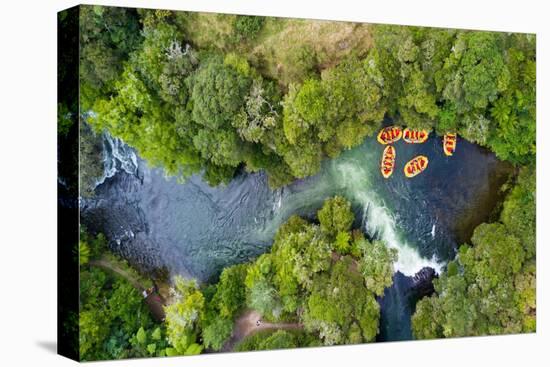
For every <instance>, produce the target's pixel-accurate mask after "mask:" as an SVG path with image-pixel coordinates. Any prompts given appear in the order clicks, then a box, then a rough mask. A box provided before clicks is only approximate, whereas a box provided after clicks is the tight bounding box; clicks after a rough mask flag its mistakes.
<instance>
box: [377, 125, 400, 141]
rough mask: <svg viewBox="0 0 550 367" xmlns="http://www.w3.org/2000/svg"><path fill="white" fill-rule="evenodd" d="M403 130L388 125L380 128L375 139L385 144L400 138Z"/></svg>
mask: <svg viewBox="0 0 550 367" xmlns="http://www.w3.org/2000/svg"><path fill="white" fill-rule="evenodd" d="M402 134H403V131H402V130H401V128H400V127H399V126H388V127H385V128H383V129H382V130H380V132H379V133H378V137H377V140H378V142H379V143H380V144H383V145H387V144H391V143H395V142H396V141H398V140H399V139H401V135H402Z"/></svg>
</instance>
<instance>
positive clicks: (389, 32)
mask: <svg viewBox="0 0 550 367" xmlns="http://www.w3.org/2000/svg"><path fill="white" fill-rule="evenodd" d="M375 32H376V35H375V39H376V47H375V48H374V49H373V50H372V52H371V56H372V57H373V65H374V66H375V67H376V68H377V69H378V70H379V71H380V73H381V75H382V78H383V83H384V93H385V95H387V96H389V100H388V108H389V112H390V115H391V116H392V117H394V118H396V119H398V120H401V121H402V123H403V124H404V125H407V126H411V127H417V128H428V129H432V128H435V130H436V131H437V132H439V133H445V132H449V131H452V132H458V133H459V134H460V135H461V136H463V137H464V138H465V139H467V140H469V141H472V142H475V143H478V144H481V145H485V146H488V147H489V148H490V149H491V150H493V151H494V152H495V153H496V154H497V156H499V157H500V158H501V159H503V160H509V161H511V162H513V163H522V164H523V163H528V162H533V161H534V156H535V126H536V123H535V112H536V111H535V81H536V74H535V65H536V59H535V57H536V55H535V37H534V36H533V35H525V34H504V33H494V32H476V31H458V30H442V29H430V28H416V27H398V26H377V27H376V29H375Z"/></svg>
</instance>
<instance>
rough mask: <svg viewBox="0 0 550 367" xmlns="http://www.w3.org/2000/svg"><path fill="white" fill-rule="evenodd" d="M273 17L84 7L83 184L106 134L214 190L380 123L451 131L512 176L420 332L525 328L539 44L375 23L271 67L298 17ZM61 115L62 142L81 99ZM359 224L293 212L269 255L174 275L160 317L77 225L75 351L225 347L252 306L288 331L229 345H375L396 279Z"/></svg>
mask: <svg viewBox="0 0 550 367" xmlns="http://www.w3.org/2000/svg"><path fill="white" fill-rule="evenodd" d="M285 22H286V21H284V20H276V19H275V20H273V19H266V18H262V17H250V16H215V15H205V14H190V13H189V14H188V13H174V12H171V11H161V10H146V9H140V10H138V11H136V10H133V9H124V8H109V7H99V6H82V7H81V17H80V31H81V32H80V37H81V39H80V45H81V46H80V92H81V93H80V97H81V98H80V105H81V106H80V107H81V111H88V110H91V111H93V112H91V113H90V118H89V119H88V120H89V122H90V125H91V126H92V127H93V129H94V131H93V132H92V131H90V130H89V129H87V126H86V125H84V124H83V123H81V126H80V132H81V135H80V138H81V147H80V162H81V164H82V166H81V167H85V169H84V170H81V194H82V195H87V194H91V192H92V190H93V186H94V183H95V179H96V178H97V176H99V175H100V174H101V173H102V169H101V167H100V166H99V165H97V164H93V162H94V161H96V162H97V160H98V159H97V158H98V154H99V151H100V146H99V140H98V136H99V135H97V134H99V133H101V132H102V131H104V130H106V131H108V132H109V133H110V134H112V135H113V136H116V137H119V138H121V139H123V140H124V141H125V142H126V143H128V144H129V145H130V146H132V147H134V148H136V149H137V150H138V152H139V154H140V156H141V157H143V158H144V159H146V160H147V161H148V162H149V164H151V165H154V166H159V167H162V168H163V169H164V170H165V171H166V173H167V174H169V175H175V176H178V177H181V178H182V179H185V178H186V177H189V176H190V175H191V174H195V173H200V174H202V175H203V178H204V179H205V180H206V181H207V182H208V183H210V184H211V185H218V184H222V183H228V182H229V181H230V180H231V179H232V178H233V177H234V175H235V174H236V173H238V172H239V171H240V170H242V169H244V170H247V171H249V172H256V171H260V170H264V171H265V172H266V173H267V175H268V177H269V183H270V185H271V186H272V187H280V186H283V185H287V184H289V183H290V182H292V181H293V180H295V179H296V178H304V177H307V176H311V175H314V174H316V173H317V172H318V171H319V170H320V167H321V162H322V160H323V159H324V158H326V157H336V156H338V155H339V154H340V153H341V152H342V151H343V150H346V149H350V148H352V147H354V146H357V145H359V144H361V143H362V142H363V141H364V139H365V137H367V136H372V135H373V134H374V133H375V132H376V131H377V130H378V129H379V128H380V126H381V124H382V121H383V119H384V118H385V117H390V118H392V119H393V120H395V121H396V122H397V123H398V124H401V125H406V126H409V127H412V128H426V129H430V130H435V131H436V133H438V134H444V133H447V132H457V133H459V134H460V136H461V137H463V138H465V139H467V140H468V141H471V142H474V143H477V144H480V145H483V146H486V147H488V148H489V149H491V150H492V151H493V152H495V153H496V155H497V156H498V157H499V158H500V159H502V160H507V161H510V162H512V163H514V164H516V165H517V166H518V169H519V167H523V168H521V173H520V174H519V175H518V177H517V182H516V183H515V185H514V186H513V188H512V189H511V190H509V193H508V194H507V198H506V200H505V202H504V203H503V206H502V212H501V216H500V219H499V221H497V222H494V223H485V224H482V225H480V226H479V227H478V228H477V229H476V230H475V232H474V234H473V236H472V239H471V244H465V245H463V246H461V248H460V250H459V253H458V255H457V258H456V259H455V260H454V261H452V262H450V263H449V264H448V266H447V269H446V271H445V272H444V273H443V274H442V275H441V276H440V278H439V279H438V280H436V281H435V282H434V284H435V291H436V293H435V294H434V295H432V296H431V297H426V298H423V299H422V300H420V301H419V302H418V304H417V306H416V312H415V314H414V316H413V319H412V327H413V332H414V335H415V337H416V338H419V339H421V338H437V337H452V336H467V335H486V334H501V333H517V332H525V331H534V330H535V327H536V324H535V318H536V317H535V316H536V303H535V197H534V193H535V169H534V160H535V149H536V146H535V127H536V124H535V118H536V115H535V114H536V111H535V82H536V73H535V71H536V70H535V69H536V67H535V65H536V54H535V37H534V36H533V35H526V34H503V33H493V32H480V31H464V30H443V29H429V28H418V27H398V26H382V25H377V26H369V27H370V28H369V29H370V30H372V34H373V40H372V41H373V43H372V46H370V43H369V49H368V52H367V51H366V50H363V52H351V51H350V52H346V53H344V54H343V55H340V54H339V56H338V57H336V56H334V57H330V56H327V55H326V54H323V52H319V48H317V47H315V44H312V43H299V44H296V45H294V44H291V45H285V47H279V48H280V49H282V50H283V51H281V52H283V53H282V54H281V58H280V59H276V56H274V55H279V54H278V53H276V52H275V51H273V48H272V47H273V45H272V44H270V42H274V44H275V45H278V46H280V43H277V42H276V41H274V39H276V38H277V37H274V36H275V35H276V32H279V31H281V28H283V31H284V30H285V29H284V27H286V26H287V25H288V27H289V32H288V33H289V36H290V33H291V32H290V31H291V29H290V27H291V26H292V27H296V24H292V25H291V23H285ZM196 29H199V30H205V29H207V30H208V32H202V34H201V32H200V31H199V32H197V31H196ZM370 30H369V33H371V32H370ZM283 33H284V32H283ZM322 37H323V36H319V38H322ZM303 38H306V37H303ZM321 41H323V40H322V39H321ZM329 41H330V40H329ZM284 42H285V43H286V42H287V41H286V40H285V41H284ZM321 43H323V44H326V40H324V42H321ZM268 46H269V47H271V48H269V47H268ZM256 50H263V51H265V50H271V53H269V52H267V53H261V52H256ZM252 51H254V52H252ZM263 51H262V52H263ZM327 52H328V51H327ZM333 52H334V53H335V54H336V51H333ZM325 53H326V52H325ZM321 60H324V61H325V62H321ZM270 65H271V66H270ZM63 72H64V70H63V68H61V69H60V74H61V75H62V76H63ZM59 107H60V108H59V112H58V120H59V122H60V124H59V127H60V128H59V135H60V136H61V137H63V136H66V135H68V133H69V131H70V130H71V126H74V121H76V119H75V114H74V113H72V114H71V113H70V111H74V110H75V108H74V106H72V105H71V103H68V102H63V103H60V106H59ZM72 130H75V129H74V128H73V129H72ZM354 219H355V218H354V214H353V212H352V210H351V204H350V203H349V202H348V201H347V200H346V199H344V198H342V197H334V198H330V199H328V200H327V201H326V202H325V204H324V205H323V207H322V208H321V210H319V212H318V213H317V220H318V224H317V223H311V222H308V221H307V220H305V219H303V218H300V217H298V216H292V217H290V218H289V219H288V221H287V222H286V223H284V224H283V225H282V226H281V227H280V228H279V230H278V231H277V233H276V236H275V238H274V241H273V246H272V248H271V250H270V252H268V253H265V254H263V255H261V256H259V257H258V258H257V259H255V260H254V261H252V262H250V263H247V264H241V265H235V266H231V267H228V268H226V269H224V271H223V272H222V273H221V274H220V277H219V281H218V282H217V283H215V284H209V285H201V284H198V283H197V282H195V281H194V280H186V279H183V278H180V277H176V278H175V280H174V284H173V289H172V291H173V292H172V293H173V294H172V296H173V300H172V302H171V303H170V304H169V305H168V306H166V308H165V311H166V321H165V323H164V324H162V325H157V324H155V322H154V321H153V319H152V318H151V315H150V314H149V312H148V310H147V309H146V307H145V305H144V304H143V301H142V296H141V295H140V294H139V292H138V291H137V290H136V289H135V288H134V287H133V286H132V285H131V284H130V283H129V282H128V281H127V280H125V279H123V278H120V277H118V276H116V275H113V274H110V273H108V272H105V271H103V270H101V269H100V268H98V267H96V266H93V261H92V262H90V260H91V259H94V258H97V257H98V256H100V255H101V254H104V253H105V252H106V244H105V239H104V238H103V237H102V236H101V235H100V236H98V237H90V236H87V235H86V234H84V235H83V236H82V240H81V241H80V243H79V246H78V259H79V261H80V265H81V269H82V271H81V298H80V353H81V357H82V358H83V359H85V360H97V359H112V358H126V357H141V356H164V355H169V356H172V355H192V354H198V353H201V352H203V351H219V350H221V349H222V348H224V346H226V345H227V342H228V340H230V339H231V336H232V335H233V327H234V324H235V320H236V319H237V318H238V317H239V316H240V315H241V314H242V313H243V312H245V311H247V310H248V311H250V310H254V311H256V312H258V313H260V314H261V315H262V318H263V319H264V320H267V321H270V322H273V323H279V322H289V323H292V324H293V325H298V327H297V328H295V329H293V330H267V331H264V332H260V333H256V334H253V335H252V336H250V337H248V338H246V339H245V340H244V341H243V342H241V343H240V344H238V345H237V346H236V350H262V349H276V348H291V347H297V346H309V345H322V344H324V345H333V344H344V343H345V344H349V343H361V342H369V341H373V340H374V339H375V337H376V335H377V333H378V324H379V318H380V311H379V306H378V303H377V302H376V297H381V296H383V293H384V289H385V288H386V287H389V286H391V284H392V276H393V263H394V262H395V261H396V259H397V254H396V252H395V251H394V250H390V249H388V248H387V247H386V246H385V245H384V244H383V243H381V242H379V241H372V242H371V241H369V240H367V239H366V238H364V236H363V234H362V233H361V231H359V230H357V229H355V230H354V229H353V224H354Z"/></svg>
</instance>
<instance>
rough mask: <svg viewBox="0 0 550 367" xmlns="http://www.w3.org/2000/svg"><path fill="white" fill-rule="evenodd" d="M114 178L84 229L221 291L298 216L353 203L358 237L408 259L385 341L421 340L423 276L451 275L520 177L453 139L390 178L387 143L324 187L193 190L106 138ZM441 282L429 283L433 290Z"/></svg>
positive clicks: (255, 184) (402, 152)
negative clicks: (461, 248)
mask: <svg viewBox="0 0 550 367" xmlns="http://www.w3.org/2000/svg"><path fill="white" fill-rule="evenodd" d="M104 140H105V148H106V149H105V165H106V175H105V176H106V177H104V178H103V179H102V180H100V181H99V182H98V186H97V187H96V190H95V196H94V197H93V198H87V199H84V198H83V199H81V221H82V223H83V224H85V225H86V226H87V227H88V228H89V229H90V230H91V231H93V232H94V231H101V232H103V233H105V235H106V236H107V238H109V239H110V241H111V246H112V248H113V250H114V251H116V252H118V253H120V254H121V255H122V256H124V257H125V258H127V259H129V260H130V261H131V262H132V263H134V264H136V265H138V266H140V267H141V268H142V269H144V270H145V271H151V270H152V269H155V268H160V267H164V268H166V269H168V271H169V272H170V273H171V274H182V275H184V276H191V277H196V278H197V279H199V280H201V281H208V280H211V279H215V277H216V276H217V275H218V274H219V272H220V271H221V269H222V268H223V267H225V266H228V265H231V264H235V263H240V262H244V261H249V260H251V259H254V258H255V257H256V256H258V255H259V254H261V253H263V252H265V251H267V250H268V249H269V246H270V245H271V242H272V238H273V235H274V233H275V231H276V230H277V228H278V227H279V226H280V225H281V224H282V223H283V222H284V221H285V220H286V219H287V218H288V217H289V216H291V215H292V214H299V215H302V216H305V217H308V218H311V219H313V218H314V216H315V213H316V211H317V210H318V209H319V208H320V207H321V205H322V203H323V202H324V200H325V199H326V198H328V197H330V196H333V195H336V194H338V195H343V196H345V197H346V198H348V199H349V200H351V201H352V203H353V209H354V212H355V214H356V223H355V225H356V226H357V227H360V228H362V229H363V230H364V232H365V233H366V234H367V235H368V237H370V238H377V239H381V240H383V241H384V242H385V243H386V245H387V246H389V247H392V248H395V249H397V251H398V256H399V258H398V261H397V262H396V263H395V264H394V267H395V271H396V273H395V275H394V285H393V286H392V287H391V288H388V289H386V292H385V295H384V297H383V298H382V299H380V300H379V301H380V304H381V324H380V334H379V337H378V340H379V341H390V340H407V339H411V330H410V316H411V313H412V312H413V310H414V304H415V302H416V298H417V297H418V292H416V291H415V288H414V283H415V282H414V280H413V278H412V276H414V275H415V274H416V273H417V272H419V271H420V270H421V269H424V268H426V267H430V268H433V269H434V270H435V271H436V272H440V271H441V269H442V268H443V267H444V266H445V264H446V262H448V261H449V260H451V259H452V258H453V257H454V256H455V254H456V250H457V246H458V244H461V243H463V242H465V241H467V240H468V239H469V237H470V235H471V233H472V230H473V228H474V227H475V226H476V225H477V224H479V223H481V222H483V221H485V220H487V218H488V216H489V215H490V214H491V212H492V211H493V209H494V206H495V203H496V202H498V199H499V195H501V193H500V190H499V188H500V187H501V185H502V184H503V183H504V182H505V181H506V180H507V178H508V175H509V173H510V171H511V170H510V167H509V166H508V165H506V164H504V163H502V162H500V161H498V160H497V159H496V157H495V156H494V155H493V154H491V153H489V152H488V151H487V150H485V149H484V148H481V147H479V146H477V145H474V144H470V143H468V142H466V141H464V140H462V139H459V141H458V145H457V150H456V152H455V154H454V156H452V157H447V156H445V155H444V154H443V151H442V147H441V138H440V137H436V136H435V134H433V133H432V134H431V136H430V138H429V139H428V141H427V142H426V143H424V144H406V143H404V142H403V141H399V142H397V143H396V144H395V148H396V152H397V153H396V155H397V159H396V170H395V172H394V173H393V175H392V176H391V177H390V178H389V179H384V178H383V177H382V176H381V174H380V171H379V169H378V167H379V164H380V157H381V154H382V150H383V146H381V145H380V144H378V143H377V142H376V139H375V138H368V139H366V140H365V142H364V143H363V144H362V145H360V146H358V147H356V148H354V149H352V150H349V151H346V152H344V153H342V154H341V155H340V156H339V157H338V158H336V159H332V160H329V159H327V160H325V161H324V162H323V164H322V168H321V171H320V172H319V174H317V175H316V176H314V177H310V178H307V179H304V180H299V181H296V182H295V183H293V184H291V185H289V186H287V187H284V188H281V189H277V190H270V189H269V187H268V185H267V178H266V177H265V175H264V174H263V173H255V174H248V173H241V174H239V175H238V176H237V177H235V178H234V179H233V180H232V181H231V183H230V184H228V185H227V186H223V187H221V186H220V187H209V186H208V185H207V184H206V183H204V182H203V181H202V180H201V178H200V176H193V177H191V178H189V179H188V180H187V181H186V182H185V183H181V182H178V180H177V179H176V178H166V177H165V175H164V173H163V171H162V170H161V169H157V168H149V167H148V166H147V164H146V162H144V161H143V160H142V159H140V158H139V157H138V156H137V155H136V154H135V152H134V151H133V150H132V149H128V147H126V146H124V144H121V142H120V141H118V140H116V139H113V138H111V137H109V136H106V137H105V139H104ZM417 154H424V155H426V156H427V157H428V158H429V165H428V168H427V169H426V171H424V172H423V173H422V174H420V175H419V176H416V177H414V178H412V179H408V178H406V177H405V176H404V174H403V170H402V168H403V166H404V165H405V163H406V162H407V161H408V160H409V159H411V158H412V157H414V156H415V155H417ZM428 281H429V279H428Z"/></svg>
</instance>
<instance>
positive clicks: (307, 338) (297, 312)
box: [166, 197, 396, 355]
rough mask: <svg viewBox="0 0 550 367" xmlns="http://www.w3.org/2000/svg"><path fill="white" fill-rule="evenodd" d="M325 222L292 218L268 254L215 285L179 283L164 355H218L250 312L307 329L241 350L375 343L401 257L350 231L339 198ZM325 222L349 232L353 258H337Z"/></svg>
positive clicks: (331, 202)
mask: <svg viewBox="0 0 550 367" xmlns="http://www.w3.org/2000/svg"><path fill="white" fill-rule="evenodd" d="M321 218H323V219H322V221H321V223H322V224H321V225H320V226H319V225H316V224H313V223H309V222H307V221H306V220H304V219H302V218H300V217H297V216H293V217H291V218H290V219H289V220H288V221H287V222H286V223H285V224H283V225H282V226H281V227H280V228H279V230H278V231H277V234H276V236H275V239H274V243H273V247H272V250H271V252H269V253H266V254H263V255H261V256H260V257H258V259H256V260H255V261H254V262H252V263H250V264H241V265H234V266H231V267H228V268H226V269H224V270H223V272H222V273H221V275H220V279H219V281H218V282H217V283H216V284H213V285H207V286H204V287H202V288H201V287H200V286H199V285H198V284H197V283H196V282H195V281H192V280H184V279H182V278H176V282H175V287H174V295H175V301H174V302H173V303H172V304H170V305H169V306H167V307H166V314H167V316H166V328H167V336H168V341H169V342H170V344H171V346H172V347H170V348H168V349H167V351H166V352H167V354H168V355H176V354H195V353H200V352H201V350H202V349H203V348H208V349H209V350H214V351H218V350H220V349H221V348H222V347H223V346H224V344H225V343H226V342H227V340H228V339H229V338H230V337H231V335H232V331H233V323H234V321H235V319H236V318H237V317H238V316H239V315H240V314H241V312H242V311H243V310H245V309H252V310H256V311H257V312H259V313H260V314H261V315H262V317H263V318H264V319H265V320H269V321H271V322H274V323H277V322H294V323H295V325H298V326H299V327H300V328H303V330H300V329H298V330H296V329H295V330H292V331H290V330H279V331H277V332H274V333H271V332H265V333H261V334H259V335H257V336H253V337H250V338H249V339H247V340H246V341H244V342H243V343H241V344H240V345H239V346H238V347H237V350H247V349H250V348H256V349H264V348H269V349H272V348H290V347H293V346H306V345H318V344H325V345H332V344H344V343H361V342H368V341H373V340H374V338H375V336H376V334H377V333H378V322H379V317H380V315H379V313H380V311H379V306H378V303H377V302H376V298H375V297H376V296H377V295H380V294H381V293H382V292H381V290H383V289H384V288H385V287H388V286H391V283H392V282H391V270H389V269H392V264H393V262H394V261H395V260H396V254H395V252H393V251H390V250H389V249H387V248H386V247H385V246H384V245H382V244H380V243H377V242H375V243H370V242H369V241H368V240H366V239H365V238H364V237H363V235H362V234H361V232H359V231H354V232H351V229H352V228H351V227H352V223H353V219H354V215H353V212H352V211H351V205H350V203H349V202H348V201H347V200H346V199H344V198H342V197H334V198H330V199H328V200H327V201H326V202H325V204H324V206H323V208H322V209H321V210H320V211H319V219H320V220H321ZM328 224H330V227H331V228H336V229H337V231H338V233H340V234H342V233H344V234H347V238H348V241H350V242H353V244H350V245H349V246H350V248H357V251H355V254H356V255H347V254H346V255H345V256H342V255H339V254H338V253H337V252H336V247H335V246H336V242H335V241H336V236H334V235H333V234H331V232H326V231H324V229H323V228H325V229H326V228H327V227H326V226H327V225H328ZM350 253H353V251H351V252H350ZM360 269H361V270H360ZM388 271H390V273H389V278H388Z"/></svg>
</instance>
